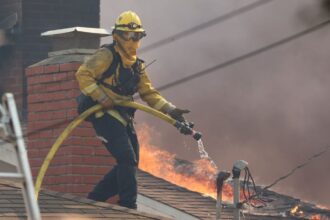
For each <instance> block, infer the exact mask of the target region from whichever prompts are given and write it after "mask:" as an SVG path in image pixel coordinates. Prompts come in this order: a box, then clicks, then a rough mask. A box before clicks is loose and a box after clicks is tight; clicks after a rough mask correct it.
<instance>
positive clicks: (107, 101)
mask: <svg viewBox="0 0 330 220" xmlns="http://www.w3.org/2000/svg"><path fill="white" fill-rule="evenodd" d="M98 102H99V103H100V104H101V105H102V107H103V109H111V108H112V107H113V100H112V99H111V98H110V97H108V96H103V97H102V98H101V99H99V100H98Z"/></svg>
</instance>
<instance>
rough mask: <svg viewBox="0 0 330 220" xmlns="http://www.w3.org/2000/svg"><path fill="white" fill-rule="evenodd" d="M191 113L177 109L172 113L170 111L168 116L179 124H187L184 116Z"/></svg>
mask: <svg viewBox="0 0 330 220" xmlns="http://www.w3.org/2000/svg"><path fill="white" fill-rule="evenodd" d="M189 112H190V111H189V110H188V109H179V108H175V109H173V110H172V111H170V112H169V113H168V114H169V115H170V116H171V117H172V118H173V119H175V120H177V121H179V122H185V121H186V120H185V118H184V117H183V114H187V113H189Z"/></svg>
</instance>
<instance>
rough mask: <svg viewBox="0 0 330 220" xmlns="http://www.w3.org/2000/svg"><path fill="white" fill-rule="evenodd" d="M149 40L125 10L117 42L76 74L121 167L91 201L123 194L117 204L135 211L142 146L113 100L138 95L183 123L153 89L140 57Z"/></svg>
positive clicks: (127, 114) (125, 111)
mask: <svg viewBox="0 0 330 220" xmlns="http://www.w3.org/2000/svg"><path fill="white" fill-rule="evenodd" d="M145 36H146V32H145V30H144V29H143V27H142V24H141V20H140V18H139V16H138V15H137V14H136V13H135V12H133V11H125V12H123V13H122V14H120V15H119V17H118V18H117V19H116V23H115V25H114V27H113V30H112V37H113V43H112V44H109V45H104V46H102V47H101V48H100V49H99V50H97V51H96V52H95V53H94V54H93V55H92V56H91V57H90V58H88V59H87V60H86V61H85V62H84V63H83V64H82V65H81V66H80V68H79V69H78V71H77V73H76V78H77V80H78V82H79V87H80V90H81V91H82V93H83V94H84V95H86V96H89V97H91V98H92V99H93V100H94V101H96V102H98V103H100V104H101V105H102V106H103V109H104V110H103V111H101V112H98V113H95V115H94V116H93V117H92V118H91V119H90V121H91V122H92V124H93V127H94V129H95V131H96V134H97V136H98V137H99V138H100V139H101V140H102V142H103V144H104V145H105V147H106V148H107V150H108V151H109V152H110V153H111V154H112V155H113V157H114V158H115V159H116V162H117V165H116V166H114V167H113V168H112V169H111V170H110V172H109V173H107V174H106V175H105V176H104V177H103V179H102V180H101V181H100V182H99V183H98V184H97V185H96V186H95V187H94V189H93V191H92V192H90V193H89V194H88V198H89V199H92V200H96V201H106V200H107V199H109V198H110V197H112V196H114V195H116V194H119V205H121V206H124V207H128V208H132V209H136V208H137V205H136V197H137V180H136V169H137V166H138V163H139V143H138V139H137V136H136V133H135V130H134V127H133V122H132V120H133V117H134V110H133V109H130V108H126V107H119V106H114V105H113V100H130V101H132V100H133V98H132V96H133V95H134V94H135V93H137V92H138V93H139V95H140V97H141V99H142V100H143V101H145V102H146V103H147V104H148V105H149V106H151V107H152V108H154V109H157V110H159V111H161V112H163V113H165V114H168V115H170V116H171V117H172V118H174V119H176V120H178V121H180V122H183V121H185V119H184V117H183V114H185V113H189V110H183V109H179V108H177V107H176V106H174V105H173V104H171V103H170V102H168V101H167V100H166V99H165V98H163V97H162V96H161V95H160V94H159V92H158V91H157V90H156V89H155V88H153V86H152V84H151V82H150V79H149V77H148V75H147V73H146V70H145V63H144V61H143V60H141V59H139V58H138V57H137V50H138V48H139V47H140V44H141V39H142V38H143V37H145Z"/></svg>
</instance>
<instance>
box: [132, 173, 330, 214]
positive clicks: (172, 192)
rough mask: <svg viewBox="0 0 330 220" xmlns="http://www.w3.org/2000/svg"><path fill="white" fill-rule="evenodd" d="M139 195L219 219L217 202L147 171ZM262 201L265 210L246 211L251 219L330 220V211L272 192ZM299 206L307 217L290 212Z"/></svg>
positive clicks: (227, 211)
mask: <svg viewBox="0 0 330 220" xmlns="http://www.w3.org/2000/svg"><path fill="white" fill-rule="evenodd" d="M138 183H139V194H142V195H143V196H146V197H149V198H151V199H154V200H156V201H158V202H162V203H164V204H166V205H169V206H171V207H174V208H176V209H179V210H181V211H183V212H185V213H188V214H190V215H193V216H195V217H197V218H199V219H215V218H216V216H215V215H216V213H215V212H216V210H215V206H216V200H215V199H213V198H211V197H206V196H203V195H202V194H200V193H197V192H192V191H190V190H187V189H185V188H182V187H179V186H177V185H174V184H172V183H170V182H168V181H166V180H163V179H161V178H157V177H155V176H152V175H151V174H149V173H146V172H144V171H141V170H140V171H139V172H138ZM262 199H263V200H265V201H267V206H266V207H263V208H259V209H258V208H252V207H251V208H249V209H245V210H244V213H245V215H246V216H249V217H248V219H251V220H254V219H262V220H268V219H310V218H311V216H313V215H316V214H322V215H323V217H324V219H327V218H329V219H330V210H326V209H320V208H318V207H317V206H315V205H313V204H310V203H306V202H302V201H300V200H299V199H295V198H292V197H289V196H285V195H281V194H278V193H275V192H272V191H266V192H265V193H264V194H263V196H262ZM298 204H299V208H300V210H302V211H303V212H304V215H305V217H302V216H300V217H299V216H291V215H290V213H289V212H290V210H291V209H292V208H293V207H294V206H295V205H298ZM222 219H233V209H232V208H230V207H228V206H227V207H226V206H225V207H224V209H223V214H222Z"/></svg>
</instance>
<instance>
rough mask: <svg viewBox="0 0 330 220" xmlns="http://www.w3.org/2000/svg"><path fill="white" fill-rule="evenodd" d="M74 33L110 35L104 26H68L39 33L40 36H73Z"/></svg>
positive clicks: (99, 35)
mask: <svg viewBox="0 0 330 220" xmlns="http://www.w3.org/2000/svg"><path fill="white" fill-rule="evenodd" d="M75 33H81V34H91V35H94V36H98V37H106V36H110V33H109V32H108V31H107V30H106V29H104V28H89V27H70V28H63V29H57V30H51V31H46V32H43V33H41V36H42V37H73V36H74V34H75Z"/></svg>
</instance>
